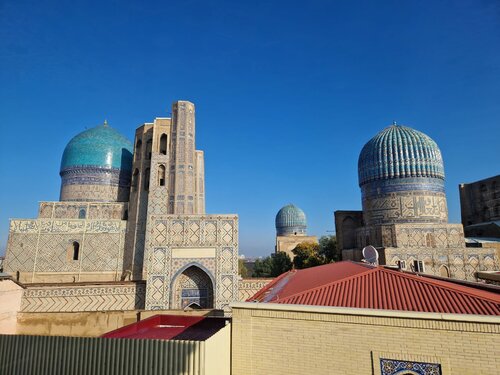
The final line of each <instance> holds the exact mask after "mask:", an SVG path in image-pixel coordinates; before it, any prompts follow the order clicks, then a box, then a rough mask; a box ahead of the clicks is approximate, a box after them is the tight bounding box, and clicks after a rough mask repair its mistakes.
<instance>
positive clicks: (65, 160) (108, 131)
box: [61, 123, 133, 171]
mask: <svg viewBox="0 0 500 375" xmlns="http://www.w3.org/2000/svg"><path fill="white" fill-rule="evenodd" d="M132 150H133V147H132V143H130V141H129V140H128V139H127V138H125V137H124V136H123V135H121V134H120V133H119V132H118V131H116V130H115V129H113V128H111V127H109V126H108V125H107V124H106V123H104V124H103V125H99V126H96V127H95V128H92V129H88V130H85V131H83V132H81V133H80V134H78V135H76V136H75V137H73V139H71V141H69V143H68V145H67V146H66V148H65V149H64V153H63V157H62V160H61V171H63V170H65V169H67V168H73V167H81V166H92V167H97V168H104V169H119V170H122V171H131V170H132Z"/></svg>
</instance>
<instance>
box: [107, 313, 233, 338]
mask: <svg viewBox="0 0 500 375" xmlns="http://www.w3.org/2000/svg"><path fill="white" fill-rule="evenodd" d="M228 322H229V319H228V318H219V317H205V316H186V315H155V316H152V317H151V318H148V319H144V320H141V321H140V322H137V323H133V324H130V325H128V326H125V327H121V328H118V329H116V330H114V331H111V332H108V333H106V334H104V335H102V336H101V337H105V338H120V339H150V340H152V339H154V340H193V341H205V340H207V339H208V338H210V337H211V336H213V335H214V334H215V333H217V332H218V331H219V330H220V329H221V328H223V327H224V326H225V325H226V324H228Z"/></svg>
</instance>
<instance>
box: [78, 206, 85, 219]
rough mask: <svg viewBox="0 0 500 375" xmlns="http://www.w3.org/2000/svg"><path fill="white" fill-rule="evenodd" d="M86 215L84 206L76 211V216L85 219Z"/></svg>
mask: <svg viewBox="0 0 500 375" xmlns="http://www.w3.org/2000/svg"><path fill="white" fill-rule="evenodd" d="M86 216H87V212H86V211H85V208H82V209H80V211H79V212H78V218H79V219H85V217H86Z"/></svg>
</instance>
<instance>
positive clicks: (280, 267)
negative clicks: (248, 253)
mask: <svg viewBox="0 0 500 375" xmlns="http://www.w3.org/2000/svg"><path fill="white" fill-rule="evenodd" d="M291 269H292V260H291V259H290V257H289V256H288V254H287V253H284V252H281V251H279V252H277V253H276V254H272V255H271V256H268V257H265V258H263V259H257V260H256V261H255V265H254V267H253V274H252V276H253V277H276V276H279V275H281V274H282V273H284V272H287V271H290V270H291Z"/></svg>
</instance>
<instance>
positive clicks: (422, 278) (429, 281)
mask: <svg viewBox="0 0 500 375" xmlns="http://www.w3.org/2000/svg"><path fill="white" fill-rule="evenodd" d="M380 271H382V272H386V273H389V274H390V275H395V276H396V275H397V276H401V277H405V278H407V279H410V280H414V281H418V282H423V283H425V284H431V285H433V286H436V287H439V288H442V289H446V290H451V291H453V292H457V293H463V294H466V295H468V296H471V297H475V298H484V299H487V300H489V301H492V302H495V303H498V304H500V301H497V300H495V299H494V298H491V297H488V296H482V295H479V294H476V293H472V292H469V291H465V290H462V289H461V288H457V287H456V286H455V284H453V283H450V282H449V281H444V280H433V279H428V278H426V277H425V276H419V275H416V274H409V273H405V272H399V271H396V270H390V269H387V268H381V269H380ZM441 283H449V284H450V285H442V284H441ZM469 288H470V289H471V290H473V291H474V292H476V289H473V288H472V287H469ZM480 293H488V294H492V295H495V294H494V293H492V292H488V291H484V290H481V291H480ZM499 298H500V297H499Z"/></svg>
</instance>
